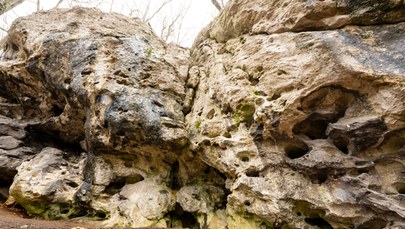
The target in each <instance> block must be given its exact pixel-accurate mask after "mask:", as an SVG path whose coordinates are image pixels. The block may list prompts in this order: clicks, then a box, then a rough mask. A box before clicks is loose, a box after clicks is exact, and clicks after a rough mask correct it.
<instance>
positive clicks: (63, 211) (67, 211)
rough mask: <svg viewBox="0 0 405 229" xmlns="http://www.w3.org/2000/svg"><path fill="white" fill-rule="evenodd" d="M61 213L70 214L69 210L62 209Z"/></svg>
mask: <svg viewBox="0 0 405 229" xmlns="http://www.w3.org/2000/svg"><path fill="white" fill-rule="evenodd" d="M60 213H61V214H67V213H69V209H66V208H65V209H62V210H61V211H60Z"/></svg>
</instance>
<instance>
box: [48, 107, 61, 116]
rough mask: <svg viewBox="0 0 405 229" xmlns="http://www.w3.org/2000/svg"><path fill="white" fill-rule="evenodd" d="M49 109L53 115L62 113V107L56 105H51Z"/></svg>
mask: <svg viewBox="0 0 405 229" xmlns="http://www.w3.org/2000/svg"><path fill="white" fill-rule="evenodd" d="M51 110H52V112H53V113H54V114H55V116H59V115H61V114H62V113H63V109H62V108H60V107H59V106H57V105H53V106H52V109H51Z"/></svg>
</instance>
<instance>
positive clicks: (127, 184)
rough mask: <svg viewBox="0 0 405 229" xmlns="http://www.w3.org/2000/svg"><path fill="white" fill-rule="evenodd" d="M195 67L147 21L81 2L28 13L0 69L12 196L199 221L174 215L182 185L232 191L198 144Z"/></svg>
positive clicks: (153, 219) (30, 202) (30, 203)
mask: <svg viewBox="0 0 405 229" xmlns="http://www.w3.org/2000/svg"><path fill="white" fill-rule="evenodd" d="M188 66H189V51H188V50H187V49H183V48H179V47H177V46H175V45H168V44H165V43H164V42H163V41H162V40H160V39H159V38H157V37H156V36H155V35H154V34H153V32H152V30H151V29H150V28H149V27H148V26H147V25H145V24H144V23H143V22H141V21H140V20H139V19H130V18H127V17H124V16H121V15H118V14H105V13H102V12H100V11H98V10H94V9H81V8H74V9H70V10H53V11H50V12H39V13H36V14H34V15H31V16H28V17H25V18H20V19H18V20H17V21H16V22H14V24H13V26H12V28H11V29H10V31H9V35H8V37H7V38H6V40H5V41H4V50H3V53H2V62H1V66H0V75H1V86H0V89H1V92H0V96H1V100H2V101H1V102H2V103H1V104H0V105H1V111H2V113H1V115H2V116H1V119H0V121H1V129H0V130H1V136H0V148H1V151H0V153H1V154H0V156H1V158H2V159H3V158H4V160H2V161H1V164H0V165H1V167H0V169H1V171H2V173H1V174H2V175H1V177H0V178H1V181H2V186H7V185H9V184H11V182H12V180H13V177H14V175H16V173H17V171H18V174H17V175H16V176H15V178H14V182H13V184H12V185H11V188H10V195H11V196H12V197H13V198H14V199H15V201H16V202H17V203H19V204H20V205H22V206H23V207H24V208H25V209H27V211H28V213H29V214H31V215H34V216H41V217H44V218H50V219H61V218H74V217H79V216H88V217H92V218H96V219H103V220H104V219H108V220H106V222H105V225H106V226H133V227H136V226H166V224H168V225H169V224H173V225H177V224H179V225H184V226H190V225H191V226H192V225H194V224H198V222H197V220H196V219H193V220H194V221H193V220H191V221H192V222H191V223H189V224H190V225H189V224H187V222H184V223H182V222H181V220H183V219H182V217H181V214H180V213H179V214H177V213H175V212H174V210H175V208H176V198H175V196H176V192H177V191H178V190H179V189H181V188H182V187H187V186H188V185H191V186H193V185H197V184H205V183H204V182H208V183H210V185H212V186H214V187H217V186H218V188H219V189H221V190H222V192H224V190H223V189H224V188H223V186H224V178H222V177H221V174H220V173H219V172H217V171H216V170H215V169H214V168H210V167H208V166H207V165H206V164H205V163H203V162H202V161H201V160H199V159H198V158H195V157H193V155H192V154H191V152H190V151H189V147H188V145H189V139H188V132H187V130H186V124H185V122H184V114H183V111H182V110H183V103H184V101H185V99H186V90H185V84H186V80H187V76H188ZM18 166H19V167H18ZM17 167H18V168H17ZM200 169H202V170H203V171H204V170H205V171H206V174H200V173H199V172H200ZM3 181H4V182H3ZM184 193H186V192H184ZM221 198H225V196H224V195H222V196H221ZM224 201H225V200H222V202H224ZM177 205H178V206H180V204H179V203H177ZM179 208H181V207H179ZM172 212H173V213H172ZM190 215H191V213H190ZM176 217H177V218H178V219H177V218H176ZM196 217H197V216H196ZM166 221H167V223H166ZM176 223H177V224H176Z"/></svg>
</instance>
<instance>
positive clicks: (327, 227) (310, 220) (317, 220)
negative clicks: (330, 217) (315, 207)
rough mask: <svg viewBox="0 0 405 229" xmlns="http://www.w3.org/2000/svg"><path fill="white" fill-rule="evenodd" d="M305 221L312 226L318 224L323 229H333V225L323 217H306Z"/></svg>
mask: <svg viewBox="0 0 405 229" xmlns="http://www.w3.org/2000/svg"><path fill="white" fill-rule="evenodd" d="M305 222H306V223H308V224H310V225H312V226H317V227H319V228H321V229H333V227H332V225H330V224H329V223H328V221H326V220H325V219H322V218H321V217H313V218H312V217H311V218H305Z"/></svg>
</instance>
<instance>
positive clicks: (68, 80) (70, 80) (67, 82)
mask: <svg viewBox="0 0 405 229" xmlns="http://www.w3.org/2000/svg"><path fill="white" fill-rule="evenodd" d="M63 82H64V83H65V84H70V83H71V82H72V79H70V78H67V79H65V80H64V81H63Z"/></svg>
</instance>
